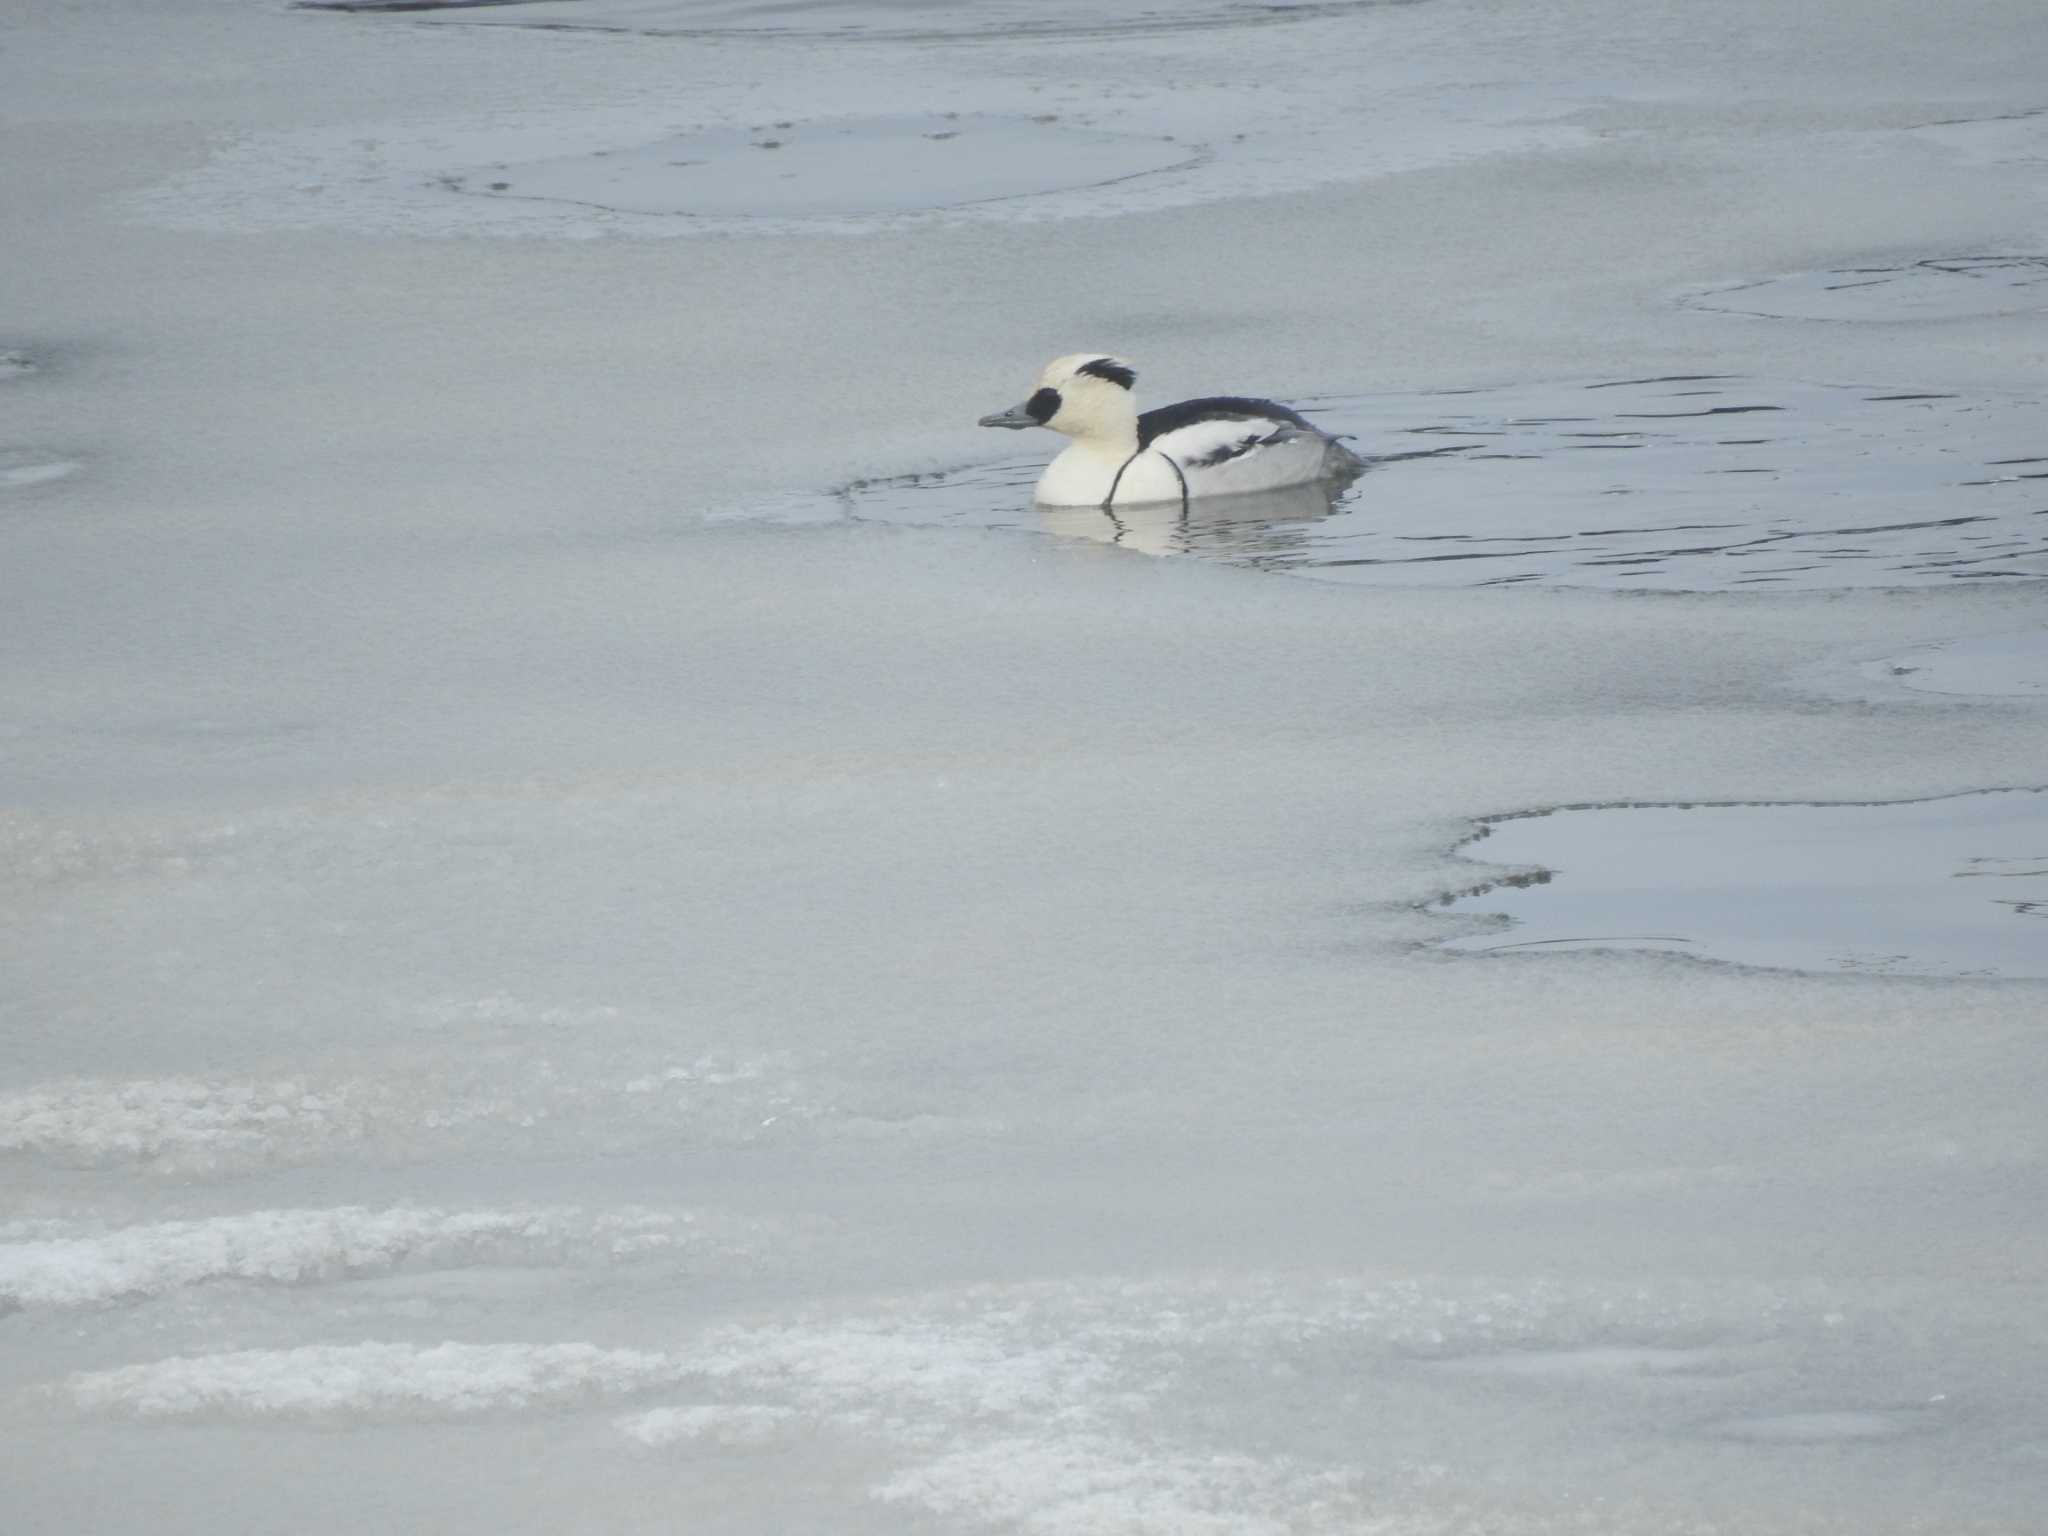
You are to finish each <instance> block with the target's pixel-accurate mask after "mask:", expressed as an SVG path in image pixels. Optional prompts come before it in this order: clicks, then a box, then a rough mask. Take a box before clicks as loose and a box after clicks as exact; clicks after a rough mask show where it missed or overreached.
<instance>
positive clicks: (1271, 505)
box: [1034, 480, 1348, 563]
mask: <svg viewBox="0 0 2048 1536" xmlns="http://www.w3.org/2000/svg"><path fill="white" fill-rule="evenodd" d="M1347 485H1348V482H1344V483H1340V482H1337V481H1332V480H1322V481H1316V482H1314V483H1311V484H1308V485H1289V486H1283V487H1281V488H1280V489H1278V490H1272V491H1255V492H1251V493H1249V494H1246V495H1243V496H1206V497H1200V498H1197V499H1196V500H1193V501H1190V502H1186V503H1182V502H1178V501H1156V502H1146V503H1142V504H1140V505H1138V506H1130V507H1115V508H1109V507H1037V508H1035V509H1034V510H1035V512H1036V514H1037V516H1038V518H1039V521H1040V524H1041V526H1043V527H1044V528H1045V529H1046V530H1047V531H1048V532H1050V533H1056V534H1059V535H1060V536H1061V537H1063V538H1075V539H1094V540H1095V541H1097V542H1098V543H1102V544H1114V545H1117V546H1118V547H1119V548H1122V549H1135V550H1138V551H1141V552H1142V553H1144V554H1148V555H1190V554H1199V555H1207V556H1209V557H1210V558H1212V559H1216V558H1222V559H1238V560H1245V561H1250V562H1253V563H1263V562H1265V561H1266V560H1270V559H1275V558H1280V559H1284V558H1286V557H1287V556H1290V555H1293V554H1298V553H1299V552H1300V551H1301V550H1303V549H1305V548H1306V547H1307V546H1308V544H1309V530H1310V529H1311V528H1312V527H1313V526H1314V525H1315V524H1317V523H1319V522H1322V521H1323V520H1324V519H1325V518H1327V517H1329V516H1331V515H1332V514H1333V513H1335V512H1336V511H1337V510H1338V507H1339V504H1340V503H1341V502H1342V500H1343V499H1344V493H1345V490H1346V489H1347Z"/></svg>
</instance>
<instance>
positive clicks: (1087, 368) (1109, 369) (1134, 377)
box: [1074, 357, 1138, 389]
mask: <svg viewBox="0 0 2048 1536" xmlns="http://www.w3.org/2000/svg"><path fill="white" fill-rule="evenodd" d="M1074 372H1076V373H1085V374H1087V375H1088V377H1090V378H1091V379H1107V380H1109V382H1110V383H1112V384H1121V385H1122V386H1123V387H1124V388H1125V389H1129V388H1130V387H1131V386H1132V385H1133V384H1135V383H1137V382H1138V372H1137V370H1136V369H1135V368H1131V367H1128V366H1127V365H1125V364H1123V363H1120V362H1118V361H1117V360H1116V359H1115V358H1113V357H1095V358H1090V359H1089V360H1088V361H1087V362H1085V363H1083V364H1082V365H1081V366H1080V367H1078V368H1076V369H1075V370H1074Z"/></svg>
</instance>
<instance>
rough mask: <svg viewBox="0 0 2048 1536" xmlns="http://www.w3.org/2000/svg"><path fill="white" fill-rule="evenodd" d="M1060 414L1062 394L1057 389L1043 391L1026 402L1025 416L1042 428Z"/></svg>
mask: <svg viewBox="0 0 2048 1536" xmlns="http://www.w3.org/2000/svg"><path fill="white" fill-rule="evenodd" d="M1059 413H1060V392H1059V391H1058V390H1056V389H1041V390H1040V391H1039V392H1038V393H1037V394H1035V395H1033V396H1032V397H1031V398H1030V399H1029V400H1026V401H1025V402H1024V414H1025V415H1026V416H1029V417H1030V418H1031V419H1032V420H1033V421H1035V422H1037V423H1038V424H1039V425H1040V426H1041V427H1042V426H1044V425H1045V424H1046V423H1047V422H1048V421H1051V420H1052V419H1053V417H1055V416H1057V415H1059Z"/></svg>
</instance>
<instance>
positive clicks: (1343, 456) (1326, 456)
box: [1323, 437, 1366, 481]
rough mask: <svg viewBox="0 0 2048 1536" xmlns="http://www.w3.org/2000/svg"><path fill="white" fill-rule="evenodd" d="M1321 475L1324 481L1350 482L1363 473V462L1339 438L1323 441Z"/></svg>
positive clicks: (1329, 438) (1327, 438) (1328, 438)
mask: <svg viewBox="0 0 2048 1536" xmlns="http://www.w3.org/2000/svg"><path fill="white" fill-rule="evenodd" d="M1323 443H1324V447H1323V475H1324V477H1325V478H1326V479H1330V480H1341V481H1351V480H1355V479H1357V478H1358V477H1359V476H1360V475H1362V474H1364V473H1365V462H1366V461H1365V460H1364V459H1362V458H1360V457H1359V455H1358V454H1357V453H1355V452H1354V451H1353V450H1352V448H1351V445H1350V444H1349V443H1347V442H1345V441H1344V439H1342V438H1341V437H1326V438H1324V439H1323Z"/></svg>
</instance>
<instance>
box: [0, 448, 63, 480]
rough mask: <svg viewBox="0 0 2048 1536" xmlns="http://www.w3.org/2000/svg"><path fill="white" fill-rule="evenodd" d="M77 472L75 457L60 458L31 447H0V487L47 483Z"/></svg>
mask: <svg viewBox="0 0 2048 1536" xmlns="http://www.w3.org/2000/svg"><path fill="white" fill-rule="evenodd" d="M76 473H78V462H77V460H75V459H66V458H60V457H58V456H56V455H54V454H50V453H45V452H40V451H38V450H36V449H32V448H0V489H6V490H17V489H26V488H27V487H29V486H32V485H48V484H50V483H51V482H52V481H55V480H63V479H67V478H69V477H70V476H72V475H75V474H76Z"/></svg>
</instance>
